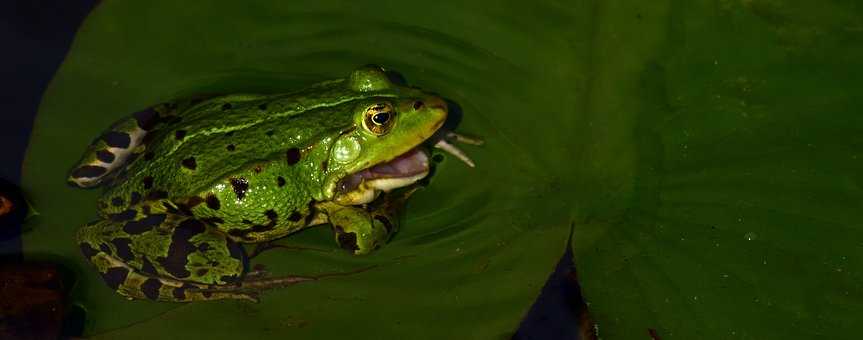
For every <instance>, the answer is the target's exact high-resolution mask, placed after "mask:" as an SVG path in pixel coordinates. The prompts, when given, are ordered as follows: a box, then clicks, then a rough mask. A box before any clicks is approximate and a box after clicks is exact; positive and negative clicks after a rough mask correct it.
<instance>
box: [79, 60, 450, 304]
mask: <svg viewBox="0 0 863 340" xmlns="http://www.w3.org/2000/svg"><path fill="white" fill-rule="evenodd" d="M388 79H389V78H388V77H387V76H386V74H384V72H383V71H382V70H380V69H379V68H374V67H365V68H361V69H359V70H357V71H355V72H354V73H352V74H351V76H350V77H349V78H346V79H341V80H336V81H329V82H323V83H320V84H317V85H314V86H312V87H310V88H308V89H304V90H301V91H297V92H292V93H285V94H275V95H228V96H219V97H213V98H209V99H205V100H201V101H179V102H175V103H167V104H161V105H157V106H155V107H153V108H150V109H147V110H143V111H140V112H137V113H135V114H133V115H132V117H130V118H127V119H124V120H121V121H119V122H118V123H116V124H114V125H113V126H112V127H111V128H110V129H109V130H108V131H107V132H106V133H104V134H103V135H102V136H101V137H100V138H98V139H96V140H95V141H94V142H93V143H92V144H91V145H90V146H89V147H88V149H87V150H86V152H85V153H84V156H83V157H82V159H81V161H80V162H78V164H77V165H76V166H75V167H74V168H73V169H72V170H71V171H70V175H69V177H68V180H69V182H70V183H72V184H73V185H75V186H79V187H84V188H88V187H94V186H97V185H104V187H105V192H104V193H103V195H102V196H101V198H100V199H99V201H98V202H97V207H98V214H99V219H98V220H97V221H95V222H93V223H90V224H88V225H86V226H84V227H82V228H81V229H80V230H79V233H78V242H79V244H80V246H81V251H82V253H83V254H84V255H85V256H86V257H87V258H88V260H89V261H90V262H92V263H93V264H94V265H95V267H96V268H97V270H98V271H99V273H100V274H101V275H102V277H103V279H104V280H105V282H106V284H107V285H108V287H110V288H112V289H114V290H116V291H117V292H119V293H120V294H121V295H123V296H126V297H128V298H132V299H149V300H157V301H176V302H190V301H200V300H213V299H223V298H231V299H248V300H253V299H254V298H255V295H256V293H258V292H259V291H260V290H263V289H269V288H272V287H275V286H280V285H286V284H291V283H295V282H302V281H303V280H306V279H303V278H299V279H288V280H281V281H280V280H270V281H262V280H259V279H256V278H254V279H249V278H247V277H246V273H247V271H248V261H247V259H246V254H245V252H244V250H243V247H242V246H241V244H243V243H264V242H269V241H272V240H275V239H278V238H281V237H285V236H287V235H289V234H291V233H295V232H297V231H299V230H302V229H304V228H308V227H312V226H315V225H319V224H324V223H331V224H332V225H333V230H334V232H335V239H336V243H337V244H338V245H339V246H340V247H341V248H344V249H346V250H348V251H349V252H351V253H354V254H366V253H369V252H371V251H373V250H374V249H376V248H378V247H380V246H381V245H383V244H384V243H386V242H387V240H388V239H389V238H390V236H391V235H392V234H393V233H394V232H395V231H396V229H397V227H398V219H397V216H396V210H397V209H395V206H396V205H397V204H398V205H401V204H403V200H402V199H401V197H406V196H409V194H407V195H401V194H399V195H396V194H394V192H391V193H386V194H381V195H380V197H381V199H379V200H378V201H376V202H373V203H370V204H365V203H363V202H355V203H353V204H362V205H353V206H344V205H340V204H351V203H345V202H346V201H345V200H337V199H336V198H337V197H336V196H337V195H344V194H346V193H345V192H340V191H337V186H338V183H339V181H340V180H341V179H343V178H345V177H347V176H348V175H350V174H353V173H357V172H359V171H362V170H365V169H368V168H369V167H371V166H373V165H375V164H380V163H383V162H387V161H389V160H392V159H394V158H396V157H398V156H399V155H402V154H405V153H408V152H409V151H412V150H415V149H416V148H417V146H418V145H419V144H420V143H422V142H423V141H425V140H426V139H428V138H430V137H431V136H432V135H433V134H434V132H435V130H437V129H438V128H439V127H440V126H441V125H442V124H443V120H444V119H445V117H446V109H445V106H444V101H443V100H442V99H440V98H438V97H437V96H435V95H434V94H431V93H428V92H425V91H422V90H420V89H418V88H414V87H403V86H401V85H396V84H392V83H390V82H389V80H388ZM417 101H424V102H425V103H427V105H425V106H422V105H421V106H419V108H418V106H416V102H417ZM382 102H384V103H385V104H381V103H382ZM381 105H385V106H387V107H389V108H390V111H389V114H391V115H388V116H387V117H385V118H384V119H390V118H391V119H392V120H391V122H392V124H391V125H389V126H390V127H392V126H395V128H392V129H391V131H390V130H384V129H383V128H376V129H374V130H373V129H371V128H370V125H368V124H371V123H368V117H367V116H368V115H369V112H372V111H369V108H370V107H377V106H381ZM372 113H373V112H372ZM396 120H397V121H398V122H397V123H396ZM377 122H378V123H380V124H384V123H381V122H382V121H381V120H380V119H378V121H377ZM387 129H389V128H387ZM383 131H388V132H387V134H386V135H384V134H383ZM411 192H412V191H411ZM335 202H339V204H337V203H335ZM390 203H392V204H390Z"/></svg>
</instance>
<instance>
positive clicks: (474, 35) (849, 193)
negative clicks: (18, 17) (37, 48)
mask: <svg viewBox="0 0 863 340" xmlns="http://www.w3.org/2000/svg"><path fill="white" fill-rule="evenodd" d="M861 42H863V9H861V6H860V5H859V4H858V3H857V2H854V1H840V0H835V1H823V2H818V3H817V4H816V3H814V2H804V1H780V0H746V1H731V0H717V1H707V0H696V1H673V0H669V1H652V2H649V3H630V2H619V1H574V2H553V1H548V2H541V3H537V2H531V3H528V2H514V1H513V2H505V3H494V4H490V3H484V2H470V3H467V4H465V3H461V2H442V3H434V4H425V5H423V4H418V3H406V2H383V1H381V2H377V1H361V2H350V3H346V2H328V1H324V2H313V3H312V2H308V3H302V4H300V3H285V2H273V1H248V2H242V3H239V2H229V1H216V2H196V1H193V2H183V3H175V2H172V1H152V2H146V3H143V2H141V3H138V2H134V3H133V2H106V3H103V4H102V5H101V6H100V7H99V8H97V10H96V11H95V12H94V13H93V15H92V16H90V17H89V18H88V19H87V21H86V22H85V24H84V26H83V27H82V29H81V30H80V32H79V34H78V36H77V38H76V41H75V44H74V45H73V47H72V50H71V52H70V54H69V56H68V58H67V59H66V60H65V61H64V64H63V66H62V68H61V69H60V71H59V72H58V73H57V76H56V77H55V78H54V80H53V82H52V84H51V86H50V88H49V90H48V92H47V93H46V96H45V98H44V100H43V101H42V103H41V107H40V114H39V117H38V118H37V120H36V125H35V129H34V134H33V138H32V139H31V144H30V149H29V150H28V154H27V159H26V163H25V168H24V176H23V182H24V184H25V186H26V187H27V188H28V189H30V190H31V191H32V195H33V197H34V200H35V201H36V202H38V206H39V208H40V211H43V212H44V214H43V215H42V216H41V217H40V219H39V220H37V221H34V227H35V231H34V232H33V233H31V234H28V235H27V237H26V238H25V251H26V252H27V254H30V256H31V257H39V256H43V257H44V256H47V257H53V258H59V259H64V261H67V262H68V264H69V266H70V267H72V268H74V269H75V271H76V272H77V273H79V274H80V277H81V281H80V284H79V285H78V286H77V287H76V288H75V291H74V293H75V296H76V298H77V299H78V301H79V302H80V303H81V304H82V305H83V306H85V308H86V309H87V311H88V312H89V315H90V316H91V319H90V320H88V323H87V325H86V333H87V334H96V335H101V336H103V337H104V338H112V337H154V336H155V337H164V336H166V335H176V336H181V335H182V336H191V335H196V336H201V335H203V334H206V336H207V337H210V338H228V337H251V336H258V337H282V336H298V337H303V336H307V337H312V336H315V337H337V336H344V334H345V333H344V329H350V330H351V334H352V336H353V337H359V338H375V337H383V338H474V339H489V338H507V337H510V336H512V334H513V332H514V330H515V329H517V327H518V325H519V323H520V322H521V320H522V319H523V316H524V315H525V313H526V311H527V310H528V309H529V308H530V306H531V305H532V303H533V302H534V301H535V300H536V296H537V295H538V294H539V292H540V291H541V288H542V287H543V285H544V283H545V280H546V279H547V277H548V274H549V272H551V271H552V269H554V267H555V264H557V263H558V261H559V259H560V255H561V254H563V253H564V251H565V250H566V249H568V248H569V247H570V243H569V242H568V241H569V240H568V236H569V235H570V230H573V240H572V244H571V249H572V251H573V256H574V258H575V263H576V265H577V267H578V270H579V279H580V280H581V282H582V284H583V285H584V295H585V299H586V300H587V302H588V306H589V308H590V310H591V313H592V315H593V317H594V319H595V320H596V322H597V329H598V330H599V333H600V336H601V337H602V338H607V339H631V338H648V337H650V336H654V337H659V338H662V339H669V338H671V339H674V338H679V339H692V338H717V339H718V338H733V339H738V338H751V339H764V338H785V337H798V336H800V337H803V338H851V337H850V335H851V334H853V333H852V331H853V330H854V325H855V324H858V323H859V321H861V320H859V318H860V315H863V303H861V302H863V289H861V287H863V285H861V282H863V277H861V275H860V274H859V273H858V272H857V270H856V269H855V268H860V265H861V264H863V257H861V247H860V242H859V240H860V239H863V237H861V236H863V235H861V234H863V232H861V229H860V228H859V221H860V220H861V219H863V215H861V211H863V209H861V206H860V202H861V199H863V189H861V188H863V185H861V182H863V178H861V174H863V171H861V170H863V158H861V157H863V156H861V155H859V153H860V150H861V148H863V140H861V139H860V136H861V135H863V134H861V132H863V119H861V116H860V115H859V114H857V111H859V107H861V106H863V105H861V104H863V99H861V98H863V97H861V96H860V93H861V87H860V85H859V79H863V67H861V66H863V65H861V63H863V58H861V57H863V44H861ZM367 63H377V64H382V65H386V66H387V67H390V68H392V69H395V70H398V71H399V72H400V73H401V74H403V75H404V76H405V77H406V79H407V80H408V81H409V82H410V83H412V84H416V85H419V86H422V87H424V88H427V89H432V90H435V91H437V92H439V93H440V94H441V95H443V96H445V97H447V98H448V99H450V100H452V101H453V102H455V103H458V105H459V106H460V107H461V108H462V112H463V117H462V120H461V124H460V125H459V127H458V129H459V131H462V132H466V133H471V134H475V135H481V136H484V137H485V138H486V140H487V145H486V146H484V147H483V148H476V149H468V152H469V153H470V154H471V155H472V156H473V157H474V159H475V160H476V162H477V164H478V166H477V168H476V169H467V168H465V167H463V166H461V165H460V164H458V163H456V162H453V161H451V160H447V161H445V162H444V163H443V164H442V166H441V168H440V169H439V170H438V173H437V175H436V176H435V180H434V182H433V183H432V185H431V186H429V187H428V188H427V189H426V190H424V191H423V192H421V193H419V194H418V195H417V196H416V197H415V199H412V201H411V204H410V206H409V209H408V210H409V211H408V213H407V215H406V216H405V221H404V226H405V227H404V229H403V231H402V232H400V233H399V235H398V237H396V238H395V239H394V240H393V242H392V243H391V244H390V245H388V246H387V247H385V248H384V249H382V250H381V251H380V252H378V253H377V254H374V255H372V256H369V257H364V258H350V257H345V256H344V254H341V253H339V252H336V251H332V248H334V246H333V245H332V240H331V235H329V234H328V233H327V231H326V230H323V229H320V228H319V229H314V230H310V231H308V232H304V233H301V234H299V235H295V236H292V237H290V238H288V239H286V240H285V241H284V242H285V244H287V245H292V246H303V247H311V248H315V249H323V251H311V252H310V251H292V252H289V251H285V252H276V253H271V254H265V255H264V256H263V257H262V258H261V261H262V262H264V263H266V265H267V267H268V268H269V269H271V270H272V271H273V272H274V273H275V274H284V273H294V274H296V273H312V274H314V273H322V272H332V271H349V270H351V269H355V268H357V267H363V266H368V265H375V266H378V267H380V268H381V269H380V270H374V271H369V272H365V273H363V274H361V275H357V276H354V277H348V278H345V279H340V280H332V281H326V282H324V281H322V282H318V283H315V284H314V285H305V286H297V287H292V288H291V289H287V290H282V291H278V292H272V293H269V294H267V295H266V296H265V299H264V300H263V302H262V303H260V304H256V305H249V304H243V303H239V302H237V303H235V302H226V303H217V304H194V305H184V306H178V305H170V304H155V303H147V302H138V303H130V302H127V301H124V300H122V299H121V298H119V297H118V296H116V294H113V293H112V292H110V291H109V290H108V289H107V288H106V287H104V285H102V284H101V282H99V280H98V278H97V277H96V275H95V274H94V273H93V271H92V270H91V269H90V268H89V267H88V266H87V265H86V264H85V263H84V262H83V260H82V259H81V258H80V256H79V255H78V254H77V249H76V247H75V245H74V244H73V243H72V242H71V241H70V240H71V237H72V236H71V235H72V234H73V233H74V230H75V229H76V228H77V226H78V225H80V224H82V223H85V222H87V221H89V220H91V219H93V218H94V213H93V207H92V206H93V203H92V202H94V200H95V198H96V197H97V195H98V193H97V192H93V191H74V190H72V189H70V188H66V187H65V186H62V180H63V178H64V172H65V170H66V169H68V167H69V166H70V165H71V164H72V162H74V161H75V160H76V159H77V157H78V155H79V154H80V152H81V150H82V149H83V147H84V146H85V145H86V143H88V142H89V141H90V140H92V138H93V137H94V136H96V135H98V133H99V132H100V131H101V130H103V129H104V127H105V126H107V124H109V123H110V122H112V121H114V120H116V119H117V118H119V117H122V116H124V115H125V114H127V113H128V112H132V111H135V110H137V109H140V108H142V107H145V106H147V105H150V104H152V103H154V102H159V101H163V100H168V99H171V98H176V97H181V96H186V95H190V94H195V93H212V92H221V93H225V92H276V91H286V90H291V89H296V88H298V87H302V86H306V85H308V84H310V83H312V82H315V81H319V80H322V79H329V78H334V77H342V76H344V75H345V74H347V72H349V70H350V69H352V68H353V67H356V66H357V65H362V64H367ZM815 291H817V292H819V293H818V294H812V292H815ZM189 325H198V327H190V326H189ZM203 325H206V326H203ZM334 325H337V327H336V326H334Z"/></svg>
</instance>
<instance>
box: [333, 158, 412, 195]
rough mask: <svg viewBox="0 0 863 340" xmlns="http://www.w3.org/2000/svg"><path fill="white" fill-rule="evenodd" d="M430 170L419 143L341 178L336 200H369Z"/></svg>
mask: <svg viewBox="0 0 863 340" xmlns="http://www.w3.org/2000/svg"><path fill="white" fill-rule="evenodd" d="M428 174H429V157H428V153H427V152H426V151H425V150H424V149H423V148H422V147H416V148H413V149H411V150H410V151H408V152H406V153H404V154H402V155H400V156H398V157H396V158H394V159H392V160H390V161H388V162H384V163H380V164H376V165H374V166H371V167H369V168H366V169H364V170H360V171H359V172H356V173H354V174H351V175H348V176H346V177H345V178H343V179H341V180H340V181H339V182H338V184H337V185H336V190H337V195H336V198H335V201H336V202H337V203H339V204H342V205H356V204H365V203H369V202H371V201H372V200H374V199H375V197H376V196H377V195H378V194H379V193H380V192H382V191H383V192H388V191H391V190H393V189H398V188H401V187H405V186H408V185H411V184H413V183H415V182H416V181H419V180H421V179H423V178H424V177H426V176H428Z"/></svg>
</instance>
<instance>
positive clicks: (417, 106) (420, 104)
mask: <svg viewBox="0 0 863 340" xmlns="http://www.w3.org/2000/svg"><path fill="white" fill-rule="evenodd" d="M424 105H425V103H423V102H422V101H419V100H417V101H415V102H414V110H419V109H421V108H423V106H424Z"/></svg>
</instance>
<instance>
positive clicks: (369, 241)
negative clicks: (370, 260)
mask: <svg viewBox="0 0 863 340" xmlns="http://www.w3.org/2000/svg"><path fill="white" fill-rule="evenodd" d="M417 188H419V186H417V185H414V186H412V187H408V188H402V189H399V190H396V191H393V192H389V193H383V194H381V195H380V196H379V197H378V198H377V199H376V200H375V201H373V202H371V203H369V204H368V205H366V206H342V205H339V204H336V203H332V202H327V203H322V204H321V205H320V206H319V208H321V210H323V211H324V214H326V215H327V218H328V219H329V222H330V224H331V225H332V226H333V231H334V232H335V237H336V243H338V244H339V246H340V247H342V248H344V249H346V250H348V251H350V252H352V253H353V254H355V255H360V254H368V253H370V252H371V251H373V250H375V249H377V248H379V247H380V246H382V245H384V244H385V243H386V242H387V241H388V240H389V239H390V237H391V236H392V234H393V233H395V232H396V231H397V230H398V228H399V218H398V214H399V213H400V212H401V210H402V208H403V207H404V204H405V201H406V200H407V198H408V197H410V195H411V194H413V193H414V191H416V190H417Z"/></svg>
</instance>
